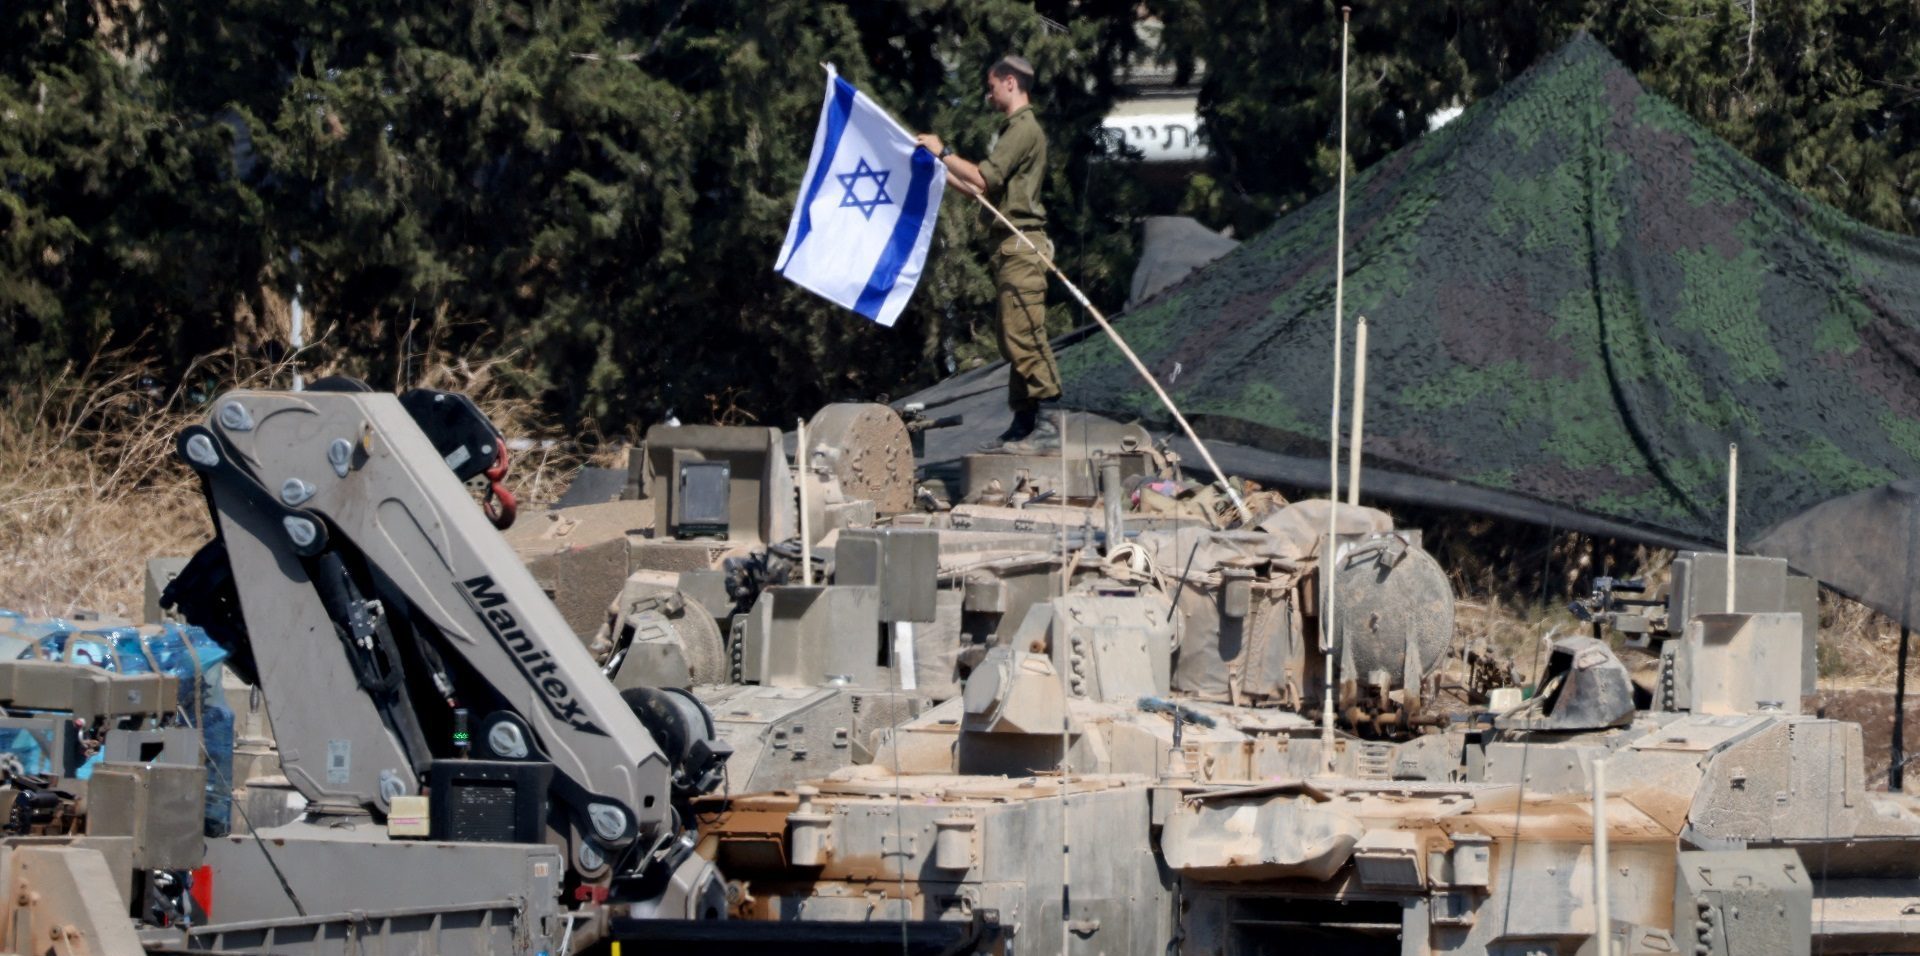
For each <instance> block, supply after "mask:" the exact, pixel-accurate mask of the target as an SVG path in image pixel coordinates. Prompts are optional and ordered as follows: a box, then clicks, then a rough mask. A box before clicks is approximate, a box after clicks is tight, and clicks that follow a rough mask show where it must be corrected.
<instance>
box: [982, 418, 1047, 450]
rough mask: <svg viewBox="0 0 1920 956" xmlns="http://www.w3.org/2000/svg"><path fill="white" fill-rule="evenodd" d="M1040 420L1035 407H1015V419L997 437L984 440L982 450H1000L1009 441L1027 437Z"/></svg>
mask: <svg viewBox="0 0 1920 956" xmlns="http://www.w3.org/2000/svg"><path fill="white" fill-rule="evenodd" d="M1038 420H1039V413H1038V412H1036V411H1035V410H1034V409H1031V408H1020V409H1015V410H1014V413H1013V421H1012V422H1011V423H1010V424H1008V425H1007V430H1006V431H1003V432H1001V433H1000V435H999V437H997V438H994V439H991V440H989V441H986V442H982V443H981V445H980V450H981V451H1000V450H1001V449H1002V448H1003V447H1005V446H1006V444H1007V443H1008V442H1016V441H1020V440H1021V439H1024V438H1026V437H1027V436H1028V435H1030V434H1032V433H1033V429H1034V425H1035V423H1036V422H1037V421H1038Z"/></svg>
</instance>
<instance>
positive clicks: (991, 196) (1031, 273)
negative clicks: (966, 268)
mask: <svg viewBox="0 0 1920 956" xmlns="http://www.w3.org/2000/svg"><path fill="white" fill-rule="evenodd" d="M1046 167H1047V134H1046V133H1045V132H1043V131H1041V129H1040V121H1039V120H1038V119H1037V118H1035V117H1034V115H1033V107H1032V106H1022V107H1020V108H1019V109H1017V110H1014V111H1013V113H1012V114H1010V115H1009V116H1008V117H1007V118H1006V121H1005V122H1004V123H1003V124H1002V125H1001V127H1000V138H999V140H998V141H997V142H995V143H994V146H993V152H992V154H991V155H989V156H988V157H987V158H986V160H985V161H984V162H982V163H981V164H980V176H981V178H983V179H985V180H986V181H987V199H988V200H989V201H991V202H992V203H993V204H994V205H995V206H998V207H999V208H1000V211H1001V213H1003V214H1005V215H1006V217H1007V219H1008V220H1009V221H1011V222H1012V223H1013V224H1014V225H1015V226H1016V227H1018V228H1019V229H1020V231H1021V232H1022V233H1025V234H1026V237H1027V238H1028V239H1031V240H1033V244H1034V245H1035V246H1038V247H1040V250H1041V251H1042V252H1045V253H1046V254H1047V256H1048V257H1049V258H1051V257H1052V256H1053V243H1052V242H1050V241H1049V240H1048V239H1047V236H1046V228H1047V211H1046V207H1044V206H1042V205H1041V204H1040V183H1041V180H1043V179H1044V178H1045V177H1046ZM980 218H981V220H982V222H984V223H985V224H986V225H987V234H988V235H989V236H991V237H992V238H991V241H992V243H993V247H992V248H993V254H992V256H991V261H990V265H991V266H992V268H993V282H994V285H995V287H996V288H997V289H998V291H999V298H1000V317H999V323H998V325H997V327H996V329H995V331H996V332H997V333H998V337H999V340H1000V354H1001V355H1002V356H1004V357H1005V358H1006V360H1007V363H1008V364H1009V365H1011V366H1012V371H1011V373H1010V374H1009V375H1008V376H1007V404H1008V405H1010V406H1012V407H1013V409H1014V411H1016V412H1030V411H1032V410H1033V409H1034V408H1035V407H1036V406H1037V405H1038V404H1039V403H1040V402H1043V401H1046V400H1048V399H1052V398H1058V397H1060V367H1059V365H1057V364H1056V363H1055V362H1054V359H1053V347H1052V346H1051V345H1049V344H1047V308H1046V304H1047V269H1046V266H1044V265H1042V264H1041V261H1040V256H1039V255H1038V254H1037V253H1035V252H1034V251H1033V250H1032V249H1030V248H1028V247H1027V244H1026V243H1025V242H1023V241H1021V239H1020V237H1019V236H1017V235H1014V234H1013V233H1011V232H1009V231H1008V230H1007V227H1006V226H1005V225H1004V224H1002V223H1001V222H1000V221H999V220H998V219H995V218H994V217H993V214H992V213H990V212H988V211H987V210H986V209H984V208H982V209H981V210H980Z"/></svg>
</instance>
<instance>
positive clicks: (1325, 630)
mask: <svg viewBox="0 0 1920 956" xmlns="http://www.w3.org/2000/svg"><path fill="white" fill-rule="evenodd" d="M1352 19H1353V8H1352V7H1341V8H1340V198H1339V210H1340V211H1339V218H1338V222H1337V225H1336V226H1335V227H1334V229H1335V236H1334V247H1333V413H1332V424H1331V426H1330V427H1329V428H1328V430H1327V437H1328V441H1329V442H1330V444H1329V447H1328V449H1327V548H1326V550H1325V551H1324V552H1322V553H1321V555H1320V576H1321V577H1322V578H1324V579H1325V580H1326V588H1327V598H1326V601H1325V602H1324V605H1323V606H1322V607H1321V608H1320V615H1321V626H1320V653H1321V658H1322V664H1321V668H1320V670H1321V672H1322V674H1323V675H1324V677H1325V681H1326V684H1325V687H1324V688H1323V689H1322V692H1321V701H1320V749H1321V750H1322V751H1323V753H1324V756H1325V758H1326V765H1327V770H1328V771H1329V772H1331V771H1332V770H1333V766H1334V762H1333V708H1334V701H1333V594H1334V591H1333V577H1334V568H1335V566H1336V565H1337V564H1338V562H1336V561H1335V560H1334V551H1335V550H1336V549H1335V537H1334V536H1335V535H1336V534H1337V533H1338V530H1339V522H1340V372H1341V368H1340V345H1341V342H1340V337H1341V326H1343V325H1345V324H1346V291H1347V34H1348V32H1349V27H1348V24H1349V23H1350V22H1351V21H1352Z"/></svg>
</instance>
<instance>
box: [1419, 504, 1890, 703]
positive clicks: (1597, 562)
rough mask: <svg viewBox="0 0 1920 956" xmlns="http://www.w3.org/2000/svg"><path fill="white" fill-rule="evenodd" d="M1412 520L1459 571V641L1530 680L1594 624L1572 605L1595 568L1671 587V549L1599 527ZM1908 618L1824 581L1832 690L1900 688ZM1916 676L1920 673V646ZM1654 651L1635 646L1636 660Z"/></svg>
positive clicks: (1654, 588) (1629, 653)
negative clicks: (1568, 638)
mask: <svg viewBox="0 0 1920 956" xmlns="http://www.w3.org/2000/svg"><path fill="white" fill-rule="evenodd" d="M1395 517H1396V518H1397V519H1398V520H1399V521H1401V522H1402V523H1404V524H1407V525H1410V526H1412V527H1417V528H1421V529H1422V531H1423V532H1424V535H1425V539H1426V543H1427V547H1428V550H1429V551H1432V552H1433V554H1434V556H1435V557H1436V558H1438V559H1439V561H1440V563H1441V566H1442V567H1445V568H1446V569H1447V570H1448V573H1449V575H1450V576H1451V577H1452V578H1453V585H1454V593H1455V594H1457V595H1458V596H1459V600H1458V602H1457V604H1456V615H1455V620H1456V628H1457V631H1456V633H1457V635H1458V636H1457V639H1456V646H1457V647H1460V648H1462V649H1472V650H1476V651H1482V652H1486V653H1491V654H1492V655H1493V656H1494V657H1495V658H1496V659H1497V660H1500V661H1502V662H1505V663H1507V664H1510V665H1511V666H1512V667H1514V669H1515V670H1517V671H1518V672H1519V673H1520V675H1521V677H1522V678H1523V679H1524V680H1532V679H1533V676H1534V675H1535V673H1536V672H1537V671H1538V668H1539V667H1540V666H1541V665H1542V664H1544V663H1545V660H1546V654H1545V648H1546V647H1547V645H1548V644H1549V643H1551V641H1552V639H1553V638H1554V637H1555V636H1556V635H1561V636H1564V635H1570V634H1576V633H1581V632H1583V631H1584V630H1585V628H1586V627H1587V625H1585V624H1584V623H1582V622H1580V621H1579V620H1577V619H1575V618H1574V616H1573V614H1572V613H1571V612H1569V611H1568V610H1567V605H1568V603H1569V602H1571V601H1572V600H1574V599H1575V598H1578V597H1580V596H1582V595H1583V593H1584V592H1585V590H1586V589H1587V588H1588V587H1590V585H1591V581H1592V579H1593V577H1594V576H1595V575H1599V574H1609V575H1612V576H1614V577H1616V578H1638V579H1642V580H1644V581H1645V582H1646V584H1647V590H1648V593H1649V594H1657V593H1662V592H1663V591H1664V589H1665V588H1666V586H1667V583H1668V579H1669V571H1670V567H1671V565H1672V563H1673V552H1672V551H1670V550H1666V549H1661V548H1649V547H1646V546H1643V545H1635V544H1632V543H1630V542H1624V541H1619V540H1616V539H1611V538H1599V537H1595V536H1592V535H1585V534H1577V533H1571V532H1560V533H1557V534H1552V533H1549V532H1547V531H1545V530H1544V529H1541V528H1538V527H1535V526H1532V525H1524V524H1519V523H1515V522H1507V521H1500V520H1496V519H1489V518H1483V517H1477V516H1469V515H1447V514H1446V513H1444V512H1440V511H1437V510H1431V509H1425V510H1419V511H1417V512H1415V511H1413V510H1412V509H1395ZM1899 645H1900V625H1899V624H1898V623H1897V622H1895V621H1893V620H1892V619H1890V618H1888V617H1887V616H1886V615H1884V614H1881V613H1879V612H1878V611H1875V610H1873V609H1872V608H1870V607H1867V606H1866V605H1863V604H1860V603H1858V602H1856V601H1853V600H1850V599H1848V598H1847V597H1845V596H1843V595H1841V594H1839V593H1838V592H1835V591H1833V590H1831V589H1828V588H1824V587H1823V588H1821V589H1820V646H1819V648H1818V661H1819V668H1820V682H1821V686H1822V687H1823V688H1824V689H1828V690H1833V689H1847V688H1873V689H1880V690H1885V689H1889V688H1891V687H1892V686H1893V679H1894V674H1895V673H1896V671H1897V670H1898V664H1897V660H1898V651H1899ZM1915 657H1916V660H1914V661H1911V662H1909V665H1908V676H1909V678H1920V654H1916V655H1915ZM1646 658H1647V655H1645V654H1643V653H1641V652H1638V651H1634V650H1631V649H1628V650H1626V651H1624V652H1623V653H1622V659H1623V660H1624V661H1625V663H1626V664H1627V665H1628V667H1630V668H1632V667H1636V666H1640V665H1642V664H1644V663H1646V662H1647V661H1646Z"/></svg>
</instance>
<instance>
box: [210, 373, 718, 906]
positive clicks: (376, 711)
mask: <svg viewBox="0 0 1920 956" xmlns="http://www.w3.org/2000/svg"><path fill="white" fill-rule="evenodd" d="M404 402H405V404H403V399H401V398H396V397H395V396H393V395H389V394H379V393H373V392H365V391H358V392H355V391H307V392H299V393H283V392H256V391H239V392H233V393H230V394H228V395H226V396H224V397H222V398H221V399H220V401H219V402H218V404H217V406H216V408H215V411H214V414H213V415H212V416H211V420H210V421H208V422H207V423H206V424H204V425H196V426H193V427H191V428H189V429H187V430H186V431H185V432H184V433H183V434H182V435H181V437H180V441H179V450H180V453H181V456H182V457H183V458H184V459H186V461H187V462H188V463H189V464H190V465H191V466H192V467H193V468H194V469H195V470H196V471H198V472H199V473H200V474H201V475H202V476H203V477H204V478H205V484H206V492H207V496H208V500H209V503H210V505H211V507H212V510H213V514H214V517H215V520H216V522H217V525H218V535H219V537H218V539H217V541H216V542H215V545H214V546H213V547H215V548H218V547H221V546H223V547H224V549H225V558H226V564H227V567H228V568H229V569H230V573H231V578H232V584H233V593H234V594H235V595H237V603H238V605H239V609H240V611H241V614H242V616H243V617H244V623H245V632H246V634H247V636H248V639H249V644H250V645H251V650H252V653H253V656H254V659H255V662H256V665H257V670H258V680H259V683H260V685H261V687H262V689H263V691H264V692H265V695H266V699H267V704H268V708H269V711H270V716H271V718H272V720H273V726H274V732H275V736H276V737H277V739H278V741H279V745H280V757H281V764H282V766H283V767H284V768H285V772H286V775H287V777H288V779H289V780H290V781H291V782H292V783H293V785H294V786H295V787H296V788H298V789H299V790H300V792H301V793H302V794H303V795H305V796H306V797H307V798H308V800H309V801H311V802H312V803H313V804H315V805H317V806H320V807H326V806H329V805H331V806H340V807H342V808H343V809H346V808H355V809H364V810H370V811H373V812H375V813H384V812H385V811H386V809H387V806H388V804H389V802H390V801H391V799H392V798H394V797H396V796H400V795H402V794H413V793H418V792H419V791H420V788H421V785H422V783H423V782H424V781H425V779H426V776H427V774H428V773H429V770H430V768H431V767H432V765H433V763H434V762H435V761H436V760H446V759H449V758H453V757H456V756H465V755H466V754H465V748H466V744H465V743H464V742H463V741H460V740H456V736H457V733H456V732H457V731H464V730H465V729H466V728H465V726H464V725H457V724H458V722H459V720H460V719H461V717H463V716H464V715H465V714H468V713H470V714H472V715H474V716H475V717H477V718H479V720H478V728H477V729H478V733H476V734H474V735H473V736H474V737H475V738H476V741H475V748H476V751H477V752H476V753H475V756H486V757H490V758H495V759H506V760H515V759H521V760H530V761H545V762H548V763H551V764H552V767H553V773H552V786H551V788H550V791H549V799H550V801H551V804H552V806H553V807H554V808H555V809H557V810H559V811H562V812H561V813H560V814H557V815H550V816H558V817H560V818H561V819H563V820H565V821H566V822H567V823H568V824H569V825H570V830H571V833H570V842H571V843H572V848H573V850H574V851H575V852H574V853H573V854H572V856H573V858H574V860H575V864H576V867H577V868H578V869H581V870H583V871H586V875H587V876H588V877H592V876H593V875H594V874H593V871H594V870H595V869H596V868H598V869H599V870H600V871H601V872H602V873H604V872H605V871H606V870H609V869H612V870H616V871H617V870H618V869H619V867H618V863H617V861H619V860H634V859H641V858H644V856H645V853H646V852H651V851H654V850H657V849H659V848H660V847H662V846H664V845H666V844H668V843H670V842H673V841H674V838H675V837H676V836H678V835H679V834H678V833H677V822H676V814H675V812H674V809H673V803H674V799H673V798H674V797H675V796H676V790H678V791H679V792H681V793H685V792H687V791H690V790H697V789H700V788H701V787H703V786H709V785H710V784H711V782H712V780H713V779H714V777H715V776H716V774H717V769H718V766H719V764H720V763H721V762H723V760H724V749H725V748H724V745H722V744H718V743H716V742H714V741H713V739H712V733H711V728H712V722H711V718H710V717H709V716H708V715H707V714H706V713H705V711H704V709H702V708H700V707H699V705H698V704H697V703H695V702H693V701H692V699H691V698H690V697H683V696H674V695H671V694H668V693H666V692H653V693H655V694H656V696H658V697H660V699H658V700H650V701H649V702H648V703H649V706H646V707H642V708H638V709H637V710H638V712H637V711H636V708H635V707H633V706H630V705H629V703H628V701H626V700H624V699H623V698H622V695H621V694H620V693H619V692H618V691H616V690H615V689H614V687H613V685H612V684H611V683H610V682H609V681H608V680H606V678H605V677H604V675H603V674H602V673H601V671H600V669H599V668H598V667H597V666H596V665H595V663H594V661H593V659H592V658H591V656H590V655H589V654H588V652H587V650H586V648H585V647H584V646H583V645H582V644H581V643H580V641H579V640H578V639H577V638H576V637H575V636H574V634H573V633H572V630H571V629H570V628H569V627H568V626H567V624H566V622H565V621H564V619H563V618H562V617H561V615H560V613H559V611H558V610H556V609H555V608H554V606H553V604H552V603H551V602H550V601H549V600H548V599H547V597H546V595H545V594H544V593H543V592H542V591H541V589H540V588H539V586H538V585H537V584H536V583H535V582H534V580H533V577H532V575H531V574H529V573H528V571H527V570H526V568H525V566H524V565H523V564H522V563H521V562H520V560H519V559H518V557H517V556H516V555H515V554H514V552H513V551H512V549H511V548H510V547H509V546H508V544H507V543H506V541H505V539H504V538H502V537H501V535H500V534H499V532H498V530H496V529H495V527H493V525H492V524H491V523H490V522H489V520H488V516H487V515H485V514H483V512H482V510H481V509H480V508H479V507H477V506H476V504H475V502H474V501H473V499H472V496H471V495H470V494H469V493H468V491H467V489H466V487H465V486H464V485H463V484H462V477H466V476H467V475H468V474H470V473H472V472H474V471H475V470H476V467H480V468H484V467H486V466H488V465H490V464H491V463H493V462H494V460H495V457H496V456H497V455H498V454H499V453H500V449H499V448H498V447H497V445H498V443H499V441H500V438H499V435H498V433H497V432H495V431H493V430H492V426H491V425H490V424H486V422H485V419H484V417H479V412H478V411H477V409H473V406H472V404H471V403H470V402H468V401H467V400H466V399H465V398H464V397H462V396H458V395H452V394H449V393H443V392H441V393H436V392H415V393H409V394H408V395H407V396H406V397H405V399H404ZM448 402H455V403H461V404H463V405H464V409H460V408H450V407H448V406H446V404H445V403H448ZM423 409H425V411H423ZM467 410H471V411H467ZM442 412H444V413H446V414H444V415H443V414H440V413H442ZM420 419H426V421H425V422H424V424H425V425H426V426H427V427H429V428H432V429H434V431H435V435H434V436H433V437H430V436H429V434H428V433H427V432H426V431H423V429H422V424H423V422H422V421H420ZM474 419H477V421H478V423H479V424H478V425H476V424H474V421H473V420H474ZM449 422H452V423H454V425H449ZM436 439H437V440H436ZM436 444H438V445H440V446H441V447H436ZM476 446H477V447H476ZM182 580H183V581H185V580H186V578H183V579H182ZM176 590H178V587H176ZM193 598H194V596H193V595H186V596H185V600H184V601H183V603H185V604H188V605H189V606H190V605H191V602H192V600H193ZM189 614H190V615H191V610H190V609H189ZM663 721H664V722H667V723H669V724H671V725H672V726H671V727H667V726H664V725H662V722H663ZM649 723H652V724H654V725H656V726H653V727H651V728H650V727H649V726H648V724H649ZM689 730H690V731H691V733H690V734H689V733H687V731H689ZM650 731H652V732H650ZM657 737H665V738H670V739H674V740H676V741H678V740H681V739H686V740H689V741H691V743H689V744H688V745H687V746H685V747H684V748H683V752H681V753H674V754H668V753H663V752H662V750H661V749H660V747H659V746H658V745H657V744H656V738H657ZM682 842H684V841H682ZM636 844H637V847H636ZM629 848H635V849H637V850H639V851H643V852H640V853H628V852H627V851H628V849H629ZM596 865H597V867H596ZM613 875H614V876H615V877H618V876H620V875H621V874H620V873H619V872H615V873H614V874H613Z"/></svg>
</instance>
